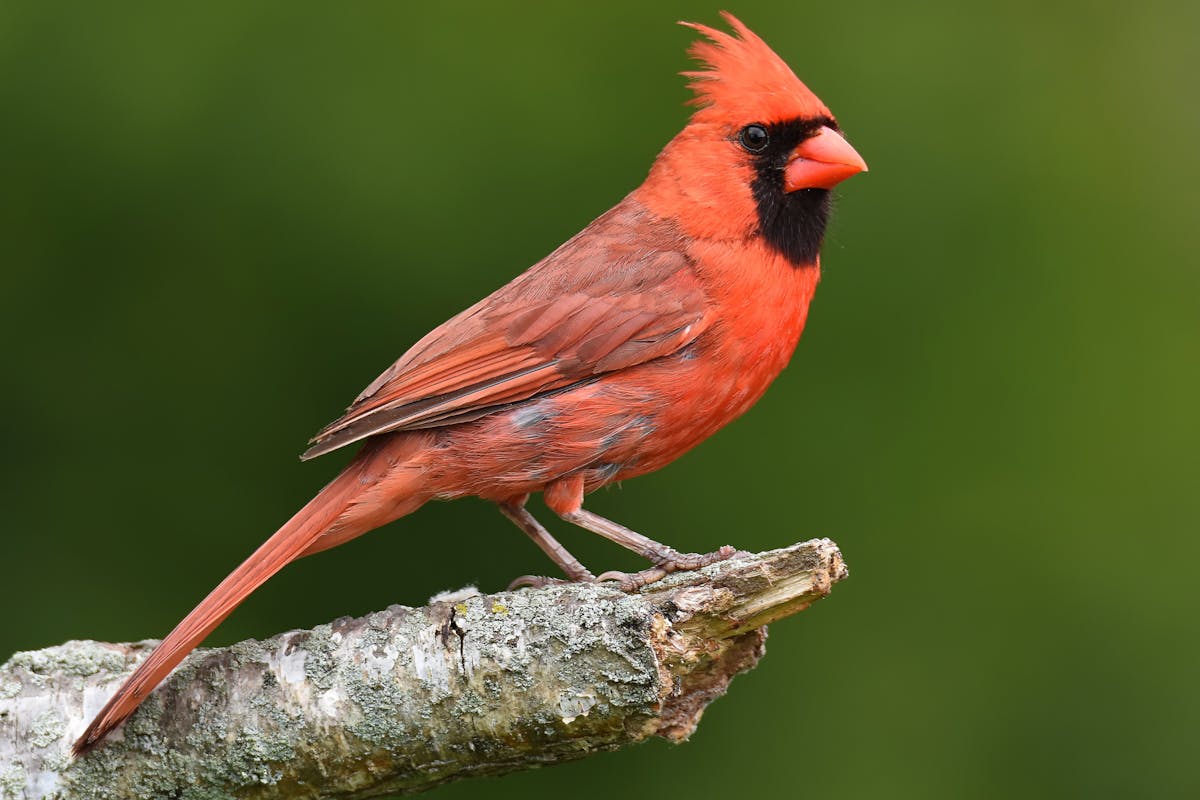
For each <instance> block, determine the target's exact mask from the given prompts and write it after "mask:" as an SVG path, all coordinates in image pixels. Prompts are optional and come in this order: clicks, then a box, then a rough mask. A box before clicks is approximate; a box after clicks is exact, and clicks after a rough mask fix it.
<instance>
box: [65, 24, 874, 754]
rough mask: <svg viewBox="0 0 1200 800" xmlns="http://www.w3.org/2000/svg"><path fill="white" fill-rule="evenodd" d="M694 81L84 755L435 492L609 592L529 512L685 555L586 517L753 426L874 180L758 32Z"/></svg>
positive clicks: (466, 323) (404, 374) (86, 741)
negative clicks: (287, 575) (824, 268)
mask: <svg viewBox="0 0 1200 800" xmlns="http://www.w3.org/2000/svg"><path fill="white" fill-rule="evenodd" d="M725 17H726V19H727V20H728V21H729V23H730V25H731V26H732V27H733V29H734V31H735V33H736V36H735V35H730V34H726V33H722V32H720V31H717V30H714V29H712V28H708V27H706V26H703V25H691V27H693V28H695V29H696V30H697V31H699V32H700V33H701V34H703V35H704V36H705V37H707V39H708V41H700V42H697V43H696V44H694V45H693V46H692V48H691V53H692V54H693V55H694V56H695V57H696V58H698V59H700V60H701V61H703V62H704V63H705V64H706V66H707V69H704V70H699V71H694V72H688V73H685V74H686V75H687V76H688V77H689V78H690V79H691V86H692V88H693V89H694V91H695V92H696V103H697V104H698V105H699V106H700V107H699V109H698V110H697V111H696V112H695V113H694V114H693V116H692V119H691V120H690V121H689V123H688V125H687V126H686V127H685V128H684V129H683V131H682V132H680V133H679V135H677V136H676V137H675V138H674V139H672V140H671V142H670V143H668V144H667V146H666V148H665V149H664V150H663V151H662V153H661V154H660V155H659V157H658V158H657V160H656V161H655V163H654V166H653V168H652V169H651V171H650V174H649V176H648V177H647V179H646V181H645V182H644V183H643V184H642V186H640V187H639V188H638V189H636V190H634V191H633V192H632V193H631V194H630V195H629V196H627V197H626V198H625V199H624V200H622V201H621V202H620V203H618V204H617V205H616V206H615V207H614V208H612V209H611V210H610V211H608V212H607V213H605V214H603V215H602V216H601V217H599V218H598V219H597V220H595V221H594V222H593V223H591V224H590V225H589V226H588V227H587V228H585V229H584V230H583V231H582V232H581V233H579V234H578V235H576V236H575V237H573V238H572V239H570V240H569V241H568V242H566V243H565V244H563V245H562V246H561V247H559V248H558V249H557V250H555V251H554V252H553V253H551V254H550V255H549V256H547V257H546V258H545V259H543V260H542V261H540V262H539V263H537V264H535V265H534V266H533V267H531V268H530V269H529V270H528V271H526V272H525V273H523V274H522V275H520V276H518V277H517V278H516V279H515V280H513V281H512V282H510V283H509V284H507V285H506V286H504V287H502V288H501V289H499V290H497V291H496V292H494V293H493V294H491V295H489V296H488V297H486V298H484V299H483V300H481V301H480V302H478V303H476V304H475V305H474V306H472V307H470V308H469V309H467V310H466V311H463V312H462V313H461V314H459V315H457V316H456V317H454V318H453V319H451V320H449V321H448V322H446V323H445V324H443V325H441V326H439V327H438V328H436V329H435V330H434V331H432V332H431V333H430V334H428V335H427V336H426V337H424V338H423V339H421V341H419V342H418V343H417V344H416V345H414V346H413V347H412V348H411V349H410V350H409V351H408V352H407V353H405V354H404V356H402V357H401V358H400V360H398V361H397V362H396V363H395V364H394V365H392V366H391V367H390V368H389V369H388V370H386V371H385V372H384V373H383V374H382V375H380V376H379V378H377V379H376V380H375V381H374V382H372V383H371V385H370V386H368V387H367V389H366V390H365V391H364V392H363V393H362V394H361V395H360V396H359V397H358V398H357V399H356V400H355V402H354V403H353V404H352V405H351V406H350V408H349V409H348V410H347V412H346V414H345V415H343V416H342V417H341V418H339V419H338V420H336V421H335V422H333V423H331V424H330V425H328V426H326V427H325V428H324V429H323V430H322V431H321V432H320V433H318V434H317V436H316V437H315V438H314V439H313V442H312V446H311V447H310V448H309V450H308V451H307V452H306V453H305V455H304V457H305V458H311V457H315V456H317V455H321V454H323V453H326V452H329V451H330V450H334V449H337V448H339V447H343V446H345V445H347V444H350V443H353V442H357V441H359V440H364V439H365V440H366V443H365V444H364V445H363V447H362V449H361V451H360V452H359V454H358V455H357V456H356V457H355V458H354V460H353V461H352V462H351V463H350V465H349V466H348V467H347V468H346V469H345V470H344V471H343V472H342V473H341V474H340V475H339V476H338V477H337V478H335V479H334V480H333V481H332V482H331V483H330V484H329V485H328V486H326V487H325V488H324V489H323V490H322V491H321V492H320V493H319V494H318V495H317V496H316V497H315V498H314V499H313V500H312V501H310V502H309V503H308V505H306V506H305V507H304V508H302V509H301V510H300V511H299V512H298V513H297V514H296V515H295V516H294V517H293V518H292V519H291V520H289V521H288V522H287V523H286V524H285V525H284V526H283V527H282V528H280V530H279V531H278V532H277V533H275V534H274V535H273V536H272V537H271V538H270V539H268V540H267V541H266V542H265V543H264V544H263V545H262V546H261V547H260V548H259V549H258V550H256V551H255V552H254V553H253V554H252V555H251V556H250V557H249V558H248V559H247V560H246V561H245V562H244V563H243V564H242V565H241V566H239V567H238V568H237V569H236V570H235V571H234V572H233V573H232V574H231V575H230V576H229V577H228V578H226V579H225V580H224V581H223V582H222V583H221V584H220V585H219V586H218V587H217V588H216V589H214V590H213V592H212V593H211V594H210V595H209V596H208V597H207V598H206V599H205V600H204V601H203V602H202V603H201V604H200V605H199V606H197V607H196V609H194V610H193V611H192V612H191V613H190V614H188V615H187V617H186V618H185V619H184V620H183V621H182V622H181V623H180V624H179V625H178V626H177V627H176V628H175V630H173V631H172V632H171V633H170V634H169V635H168V636H167V638H166V639H164V640H163V642H162V643H161V644H160V645H159V646H158V648H157V649H155V651H154V652H153V653H152V654H151V655H150V657H149V658H148V659H147V660H146V661H144V662H143V663H142V664H141V665H139V666H138V668H137V670H136V671H135V672H134V673H133V675H132V676H130V678H129V679H128V680H127V681H126V682H125V683H124V685H122V686H121V688H120V689H118V691H117V693H116V694H115V695H114V696H113V698H112V699H111V700H110V701H109V703H108V704H107V705H106V706H105V707H104V709H103V710H102V711H101V712H100V713H99V714H98V715H97V717H96V719H95V720H93V721H92V723H91V724H90V725H89V726H88V728H87V729H86V730H85V731H84V732H83V734H82V735H81V736H80V738H79V740H78V741H77V742H76V743H75V752H76V753H77V754H78V753H82V752H84V751H86V750H87V749H89V748H90V747H92V746H94V745H95V744H96V743H97V742H99V741H100V740H101V739H102V738H103V737H104V736H105V735H106V734H107V733H108V732H109V731H110V730H112V729H113V728H115V727H116V726H118V725H119V724H120V723H121V722H122V721H123V720H124V719H126V718H127V717H128V716H129V715H130V714H132V713H133V711H134V710H135V709H136V708H137V706H138V704H139V703H140V702H141V701H142V699H144V698H145V696H146V695H147V694H148V693H149V692H150V691H152V690H153V689H154V687H155V686H156V685H157V684H158V683H159V682H160V681H161V680H162V679H163V678H164V677H166V675H167V674H168V673H169V672H170V671H171V669H173V668H174V667H175V665H177V664H178V663H179V662H180V661H181V660H182V659H183V658H184V656H186V655H187V653H188V652H190V651H191V650H192V649H193V648H194V647H196V645H198V644H199V643H200V641H202V640H203V639H204V638H205V637H206V636H207V635H208V634H209V633H210V632H211V631H212V630H213V629H214V628H215V627H216V626H217V625H218V624H220V622H221V621H222V620H223V619H224V618H225V617H226V616H228V614H229V613H230V612H232V611H233V609H234V608H235V607H236V606H237V605H238V604H239V603H240V602H241V601H242V600H244V599H245V598H246V596H247V595H249V594H250V592H252V591H254V589H256V588H257V587H258V586H260V585H261V584H262V583H263V582H264V581H265V580H267V579H268V578H269V577H270V576H271V575H273V574H275V573H276V572H277V571H278V570H279V569H280V568H282V567H283V566H284V565H286V564H287V563H289V562H291V561H293V560H295V559H296V558H299V557H300V556H303V555H308V554H311V553H315V552H318V551H320V550H324V549H327V548H329V547H332V546H335V545H338V544H341V543H343V542H345V541H348V540H349V539H352V538H354V537H355V536H358V535H360V534H362V533H365V532H367V531H369V530H372V529H374V528H377V527H379V526H381V525H384V524H386V523H388V522H390V521H392V520H394V519H397V518H398V517H401V516H404V515H405V514H408V513H411V512H412V511H414V510H416V509H417V508H419V507H420V506H421V505H422V504H424V503H425V502H427V501H428V500H430V499H434V498H443V499H445V498H455V497H462V496H478V497H482V498H485V499H488V500H492V501H494V502H496V503H497V504H499V505H500V507H501V510H502V511H504V513H505V514H506V515H507V516H509V517H510V518H512V519H513V520H514V521H516V522H517V524H518V525H519V526H520V527H521V528H522V529H523V530H525V532H526V533H528V534H529V535H530V536H531V537H533V538H534V540H535V541H536V542H537V543H538V544H539V546H541V547H542V548H543V549H544V550H546V552H547V553H548V554H550V555H551V557H552V558H554V559H555V560H556V561H557V562H558V563H559V565H560V566H561V567H562V568H563V569H564V570H565V571H566V572H567V574H568V575H569V576H570V577H572V578H573V579H591V578H592V576H591V573H590V572H588V571H587V570H586V569H585V568H583V567H582V565H580V564H579V563H578V562H577V561H575V560H574V559H573V558H572V557H571V556H570V555H569V554H567V553H566V551H565V550H563V549H562V548H561V546H560V545H558V544H557V542H555V541H554V540H553V538H552V537H550V535H549V534H548V533H546V531H545V530H544V529H542V528H541V527H540V525H538V523H537V522H535V521H533V519H532V517H530V516H529V515H528V512H526V511H525V510H524V508H523V506H524V503H525V500H526V499H527V498H528V496H529V495H530V494H532V493H534V492H544V496H545V499H546V502H547V505H548V506H549V507H550V508H551V509H552V510H553V511H554V512H555V513H557V514H559V515H560V516H562V517H563V518H564V519H567V520H569V521H572V522H575V523H577V524H580V525H582V526H584V527H587V528H589V529H590V530H593V531H595V532H597V533H600V534H601V535H604V536H607V537H609V538H611V539H613V540H614V541H618V542H619V543H621V544H624V545H626V546H628V547H631V548H633V549H635V550H637V551H638V552H640V553H642V554H643V555H646V556H647V557H648V558H650V559H651V560H653V561H654V562H655V563H656V565H657V567H658V569H656V570H651V571H649V572H650V574H648V575H642V576H633V577H630V576H626V577H627V580H626V581H625V583H626V585H637V584H638V583H639V582H641V581H644V580H647V579H653V578H654V577H657V576H658V575H660V574H665V572H667V571H670V570H671V569H674V568H686V567H691V566H695V565H697V564H701V563H706V562H708V561H711V560H713V559H715V558H719V557H721V556H723V555H727V553H718V554H710V555H708V556H697V555H695V554H681V553H678V552H676V551H674V550H672V549H670V548H667V547H665V546H663V545H659V544H657V543H655V542H653V541H652V540H649V539H646V538H645V537H642V536H640V535H639V534H636V533H634V532H632V531H629V530H628V529H625V528H623V527H621V526H619V525H617V524H616V523H612V522H610V521H608V520H603V519H602V518H599V517H596V516H595V515H593V514H590V512H587V511H584V510H583V509H582V508H581V504H582V500H583V496H584V494H585V493H587V492H590V491H592V490H594V489H596V488H598V487H600V486H603V485H604V484H606V483H610V482H612V481H617V480H622V479H624V478H629V477H633V476H636V475H641V474H644V473H647V472H650V471H652V470H656V469H658V468H660V467H662V466H664V465H666V464H668V463H669V462H671V461H672V460H674V459H675V458H677V457H678V456H679V455H681V454H682V453H684V452H686V451H687V450H689V449H691V448H692V447H694V446H695V445H697V444H698V443H700V442H701V441H703V440H704V439H705V438H707V437H708V436H710V435H711V434H712V433H714V432H715V431H716V430H718V429H719V428H721V427H722V426H723V425H725V424H726V423H728V422H729V421H730V420H732V419H734V418H735V417H737V416H738V415H740V414H742V413H743V412H745V411H746V410H747V409H748V408H749V407H750V406H751V405H753V404H754V402H755V401H756V400H757V399H758V398H759V397H760V396H761V395H762V393H763V392H764V391H765V390H766V388H767V386H768V385H769V384H770V383H771V381H772V380H773V379H774V378H775V377H776V375H778V374H779V372H780V370H782V369H783V368H784V366H785V365H786V364H787V362H788V360H789V358H790V357H791V354H792V351H793V349H794V348H795V346H796V342H797V341H798V340H799V338H800V333H801V331H802V330H803V328H804V322H805V318H806V316H807V314H808V305H809V302H810V300H811V299H812V296H813V292H814V290H815V289H816V285H817V281H818V278H819V274H820V271H819V263H818V258H817V255H816V253H817V249H818V248H819V246H820V240H821V236H822V234H823V232H824V225H825V221H826V218H827V215H828V189H829V188H830V187H831V186H832V185H834V184H836V183H837V182H838V181H840V180H842V179H843V178H845V177H848V176H849V175H852V174H854V173H855V172H859V171H862V170H864V169H866V165H865V164H864V163H863V162H862V159H861V158H860V157H859V156H858V154H857V153H855V152H854V150H853V149H852V148H851V147H850V145H849V144H847V143H846V141H845V139H844V138H842V136H841V135H840V133H839V132H838V129H837V123H836V122H835V121H834V119H833V116H832V115H831V114H830V112H829V110H828V109H827V108H826V107H825V106H824V104H822V103H821V101H820V100H818V99H817V97H816V96H815V95H813V94H812V92H810V91H809V90H808V89H807V88H806V87H805V86H804V84H802V83H801V82H800V81H799V80H798V79H797V78H796V76H795V75H794V74H793V73H792V71H791V70H790V69H789V68H788V67H787V65H786V64H785V63H784V62H783V61H782V60H781V59H780V58H779V57H778V56H777V55H776V54H775V53H774V52H772V51H771V49H770V48H769V47H768V46H767V45H766V44H765V43H764V42H763V41H762V40H761V39H759V38H758V37H757V36H755V35H754V34H753V33H752V32H751V31H750V30H749V29H747V28H746V27H745V26H744V25H742V23H741V22H739V21H738V20H737V19H735V18H733V17H732V16H731V15H728V14H726V15H725Z"/></svg>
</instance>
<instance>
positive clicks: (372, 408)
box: [302, 217, 709, 459]
mask: <svg viewBox="0 0 1200 800" xmlns="http://www.w3.org/2000/svg"><path fill="white" fill-rule="evenodd" d="M603 220H604V218H603V217H602V218H601V219H600V220H597V223H595V224H599V223H601V222H602V221H603ZM595 224H594V225H595ZM585 233H586V231H585ZM642 238H644V237H642ZM678 241H679V240H678V239H675V240H674V242H676V243H677V242H678ZM708 305H709V302H708V297H707V296H706V294H705V292H704V290H703V288H702V287H701V285H700V282H699V280H698V278H697V277H696V275H695V273H694V272H693V270H692V265H691V262H690V260H689V259H688V258H687V256H685V255H684V254H683V253H681V252H679V251H678V250H672V249H668V250H653V249H651V250H647V248H646V247H645V245H644V243H643V244H641V245H640V246H639V245H638V244H636V243H634V242H633V241H631V237H630V236H629V234H628V233H624V234H623V235H622V234H621V232H620V231H619V230H618V231H607V232H606V231H605V230H604V228H603V226H602V228H601V230H600V231H595V230H593V231H592V233H591V235H590V236H584V234H580V236H577V237H576V238H575V239H572V240H571V241H569V242H567V244H565V245H564V246H563V247H562V248H559V250H558V251H555V253H553V254H551V255H550V256H548V257H547V258H546V259H545V260H544V261H542V262H540V263H539V264H537V265H535V266H534V267H533V268H532V269H530V270H529V271H528V272H526V273H525V274H523V275H521V276H520V277H518V278H517V279H516V280H514V281H513V282H512V283H510V284H508V285H507V286H505V287H503V288H501V289H499V290H498V291H496V292H495V293H494V294H492V295H490V296H489V297H487V298H485V299H483V300H482V301H480V302H479V303H477V304H476V305H474V306H472V307H471V308H469V309H467V310H466V311H464V312H462V313H461V314H459V315H458V316H456V317H454V318H453V319H451V320H449V321H448V322H446V323H444V324H442V325H441V326H439V327H438V328H436V329H434V330H433V331H432V332H431V333H430V334H429V335H427V336H426V337H425V338H424V339H422V340H421V341H419V342H417V344H416V345H414V346H413V347H412V349H410V350H409V351H408V352H407V353H405V354H404V356H402V357H401V358H400V359H399V360H398V361H397V362H396V363H395V364H393V365H392V366H391V367H390V368H388V369H387V370H386V371H385V372H384V373H383V374H382V375H380V376H379V377H378V378H376V379H375V381H374V382H372V383H371V385H370V386H368V387H367V388H366V390H364V391H363V393H362V394H361V395H359V397H358V399H356V400H355V402H354V404H353V405H351V406H350V408H349V409H348V410H347V411H346V413H345V414H344V415H343V416H342V417H340V418H339V419H337V420H335V421H334V422H332V423H330V424H329V425H327V426H326V427H325V428H324V429H322V430H321V431H320V432H319V433H318V434H317V435H316V436H315V437H313V439H312V441H311V446H310V447H309V449H308V450H307V451H305V453H304V454H303V456H302V458H305V459H309V458H315V457H316V456H319V455H323V454H324V453H328V452H330V451H332V450H336V449H337V448H339V447H342V446H344V445H347V444H350V443H351V442H355V441H358V440H360V439H364V438H366V437H368V436H373V435H375V434H379V433H385V432H389V431H402V430H414V429H419V428H432V427H440V426H444V425H452V424H455V423H460V422H468V421H470V420H473V419H478V418H479V417H482V416H485V415H487V414H491V413H494V412H496V411H499V410H502V409H505V408H509V407H512V406H513V405H515V404H518V403H522V402H526V401H529V400H531V399H534V398H537V397H541V396H544V395H546V394H549V393H552V392H555V391H558V390H561V389H564V388H566V387H569V386H572V385H575V384H579V383H582V382H586V381H589V380H591V379H593V378H594V377H595V376H598V375H601V374H603V373H607V372H613V371H616V370H621V369H625V368H627V367H631V366H634V365H636V364H641V363H644V362H646V361H650V360H652V359H655V358H658V357H660V356H664V355H667V354H669V353H673V352H675V351H676V350H678V349H680V348H681V347H683V346H684V345H686V344H687V343H689V342H691V341H692V340H693V339H695V338H696V337H697V336H698V335H699V334H700V332H701V331H702V330H703V329H704V328H705V327H706V326H707V319H706V310H707V308H708Z"/></svg>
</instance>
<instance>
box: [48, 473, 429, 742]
mask: <svg viewBox="0 0 1200 800" xmlns="http://www.w3.org/2000/svg"><path fill="white" fill-rule="evenodd" d="M374 460H375V459H373V458H371V457H370V455H368V454H367V453H363V454H360V456H359V458H356V459H355V460H354V462H352V463H351V464H350V465H349V466H348V467H347V468H346V470H345V471H344V472H342V473H341V474H340V475H339V476H338V477H337V478H335V479H334V480H333V481H332V482H331V483H330V484H329V485H327V486H326V487H325V488H324V489H322V490H321V491H320V492H319V493H317V496H316V497H314V498H313V499H312V500H310V501H309V502H308V503H307V504H306V505H305V506H304V507H303V508H302V509H300V511H298V512H297V513H296V514H295V516H293V517H292V518H291V519H290V520H288V521H287V523H285V524H284V525H283V527H282V528H280V529H279V530H278V531H277V532H276V533H275V534H274V535H273V536H271V538H269V539H267V540H266V541H265V542H263V544H262V546H261V547H259V548H258V549H257V550H255V551H254V553H253V554H252V555H251V556H250V557H249V558H247V559H246V560H245V561H243V562H242V564H241V565H240V566H239V567H238V568H237V569H235V570H234V571H233V572H232V573H230V574H229V576H228V577H227V578H225V580H223V581H221V583H220V584H219V585H218V586H217V588H215V589H213V590H212V592H211V593H210V594H209V595H208V597H206V598H204V600H203V601H202V602H201V603H200V605H198V606H196V608H194V609H193V610H192V611H191V613H189V614H188V615H187V616H186V617H184V618H183V621H181V622H180V623H179V624H178V625H177V626H175V629H174V630H173V631H171V632H170V633H169V634H168V635H167V638H165V639H163V640H162V642H161V643H160V644H159V645H158V647H157V648H155V650H154V652H152V653H151V654H150V656H149V658H147V659H146V660H145V661H143V662H142V663H141V664H140V665H139V666H138V668H137V669H136V670H135V671H134V672H133V674H132V675H130V676H129V678H128V679H126V681H125V683H123V684H122V685H121V688H119V689H118V690H117V693H116V694H115V695H113V696H112V698H111V699H110V700H109V701H108V703H107V704H106V705H105V706H104V708H103V709H101V711H100V713H99V714H97V715H96V718H95V719H94V720H92V723H91V724H90V725H88V727H87V729H86V730H85V731H84V732H83V735H82V736H80V737H79V739H78V740H77V741H76V742H75V744H74V745H73V746H72V752H73V753H74V755H76V756H79V755H82V754H83V753H85V752H87V751H88V750H89V749H91V748H92V747H93V746H94V745H95V744H96V743H97V742H99V741H100V740H101V739H103V738H104V736H105V735H106V734H108V733H109V732H110V731H111V730H113V729H114V728H116V727H117V726H118V725H120V724H121V723H122V722H124V721H125V720H126V719H127V718H128V717H129V716H130V715H131V714H132V713H133V712H134V711H135V710H136V709H137V707H138V705H140V704H141V702H142V700H144V699H145V698H146V696H147V695H148V694H150V692H151V691H153V690H154V688H155V687H156V686H157V685H158V684H159V683H160V682H161V681H162V680H163V678H165V677H166V676H167V675H168V674H169V673H170V672H171V670H172V669H174V668H175V666H176V665H177V664H179V662H180V661H182V660H183V659H184V657H185V656H187V654H188V653H190V652H191V651H192V650H193V649H195V647H196V646H197V645H199V644H200V642H201V641H203V640H204V638H205V637H206V636H208V634H209V633H211V632H212V631H213V629H214V628H216V627H217V626H218V625H220V624H221V621H222V620H224V619H225V618H226V617H227V616H229V614H230V613H232V612H233V610H234V609H235V608H237V606H238V605H239V604H240V603H241V602H242V601H243V600H245V599H246V597H247V596H248V595H249V594H250V593H251V592H253V591H254V590H255V589H257V588H258V587H259V586H261V585H262V584H263V583H264V582H265V581H266V580H267V579H268V578H270V577H271V576H272V575H274V574H275V573H276V572H278V571H279V570H280V569H282V568H283V567H284V566H285V565H286V564H288V563H289V562H291V561H295V560H296V559H297V558H299V557H300V556H302V555H306V554H307V553H308V552H317V550H320V549H325V548H324V547H314V545H317V544H325V543H324V542H320V543H318V540H319V539H321V537H322V536H323V535H324V534H332V535H333V537H335V538H336V539H337V542H338V543H340V542H343V541H346V540H347V539H350V538H353V536H356V535H358V534H360V533H365V532H366V531H368V530H370V529H371V528H374V527H376V526H378V525H379V524H382V522H381V521H380V520H378V519H368V518H361V519H356V518H355V517H358V516H360V515H356V514H353V513H351V514H346V512H347V510H348V509H350V508H351V507H352V505H354V504H355V503H356V501H358V500H360V499H361V497H362V495H363V494H364V492H365V491H369V489H368V488H367V487H368V486H370V485H371V484H372V483H373V481H372V480H371V478H372V477H376V476H368V474H364V473H370V472H372V471H373V470H371V468H370V467H371V466H372V465H371V464H370V463H369V462H371V461H374ZM416 505H419V502H417V503H416ZM408 510H411V509H404V511H405V512H406V511H408ZM389 516H390V515H389ZM396 516H399V514H397V515H396ZM392 518H393V519H394V518H395V517H394V516H393V517H392ZM335 523H337V528H336V530H335V531H331V529H332V528H333V527H334V525H335Z"/></svg>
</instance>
